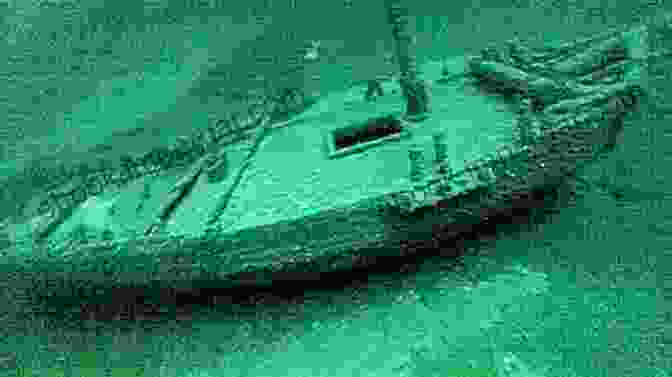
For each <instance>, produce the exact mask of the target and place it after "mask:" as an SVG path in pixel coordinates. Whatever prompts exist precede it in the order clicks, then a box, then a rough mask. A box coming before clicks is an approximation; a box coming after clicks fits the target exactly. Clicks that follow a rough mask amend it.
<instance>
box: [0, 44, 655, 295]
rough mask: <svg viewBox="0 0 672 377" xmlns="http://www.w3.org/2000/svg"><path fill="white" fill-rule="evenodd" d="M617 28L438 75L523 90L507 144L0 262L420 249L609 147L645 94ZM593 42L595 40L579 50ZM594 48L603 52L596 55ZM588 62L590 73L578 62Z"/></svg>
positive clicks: (324, 263)
mask: <svg viewBox="0 0 672 377" xmlns="http://www.w3.org/2000/svg"><path fill="white" fill-rule="evenodd" d="M614 35H616V37H614ZM624 35H630V34H627V33H626V34H623V33H615V34H614V33H609V34H605V36H603V37H601V39H602V41H599V38H597V39H598V42H600V43H597V42H595V40H596V39H595V38H593V39H591V40H590V41H588V42H586V41H579V42H575V43H573V44H565V45H561V46H559V47H556V48H554V49H551V50H550V51H542V52H539V53H536V54H535V53H533V52H527V51H523V52H520V51H518V49H517V48H512V49H511V54H510V56H504V57H503V56H501V55H498V54H496V53H495V54H494V55H491V53H490V52H487V53H484V54H483V56H478V57H473V58H469V59H467V63H466V66H467V67H468V69H467V71H465V72H459V73H458V74H457V75H455V76H450V75H447V76H445V77H442V78H440V79H439V80H437V82H438V83H440V82H441V80H445V81H451V80H454V79H455V77H457V78H459V79H460V80H461V79H464V80H465V83H466V84H467V85H471V86H474V87H475V88H477V89H478V91H481V90H482V92H479V93H481V95H483V96H487V95H489V92H490V91H499V90H504V91H506V92H507V96H509V97H511V98H516V97H524V98H526V99H527V101H521V105H522V108H523V110H522V111H520V112H518V116H517V122H518V125H517V127H518V129H519V130H521V135H520V138H519V140H518V143H516V145H506V146H505V148H503V149H502V150H498V151H493V153H490V154H489V155H488V156H486V155H485V154H484V155H482V156H479V158H478V159H477V160H474V161H470V162H468V163H467V162H465V165H464V166H462V168H460V169H458V170H457V171H452V170H450V171H448V172H443V173H440V174H434V175H432V176H431V177H429V178H428V179H425V180H423V181H422V182H421V183H419V182H413V184H411V185H407V186H406V189H404V190H397V191H394V192H390V193H387V194H382V195H377V196H372V197H367V198H365V199H362V200H359V201H357V202H355V203H352V204H349V205H347V206H342V207H336V208H325V209H322V210H320V211H317V212H316V213H312V214H307V215H305V216H302V217H300V218H294V219H286V220H280V221H274V222H272V223H268V224H263V225H257V226H250V227H247V228H243V229H240V230H236V231H231V230H228V229H227V228H226V227H224V226H208V227H205V228H204V229H203V231H202V232H199V233H195V234H181V235H173V234H167V233H166V232H165V231H163V230H162V228H163V226H164V225H165V222H166V220H167V219H169V218H170V217H171V216H172V211H173V210H174V207H176V206H179V205H180V203H179V201H173V200H170V201H168V202H167V204H168V205H166V206H163V207H162V210H161V212H160V214H159V216H158V218H157V222H156V223H155V224H152V226H151V227H150V228H148V229H143V232H142V233H141V234H142V235H139V236H136V237H132V238H128V239H121V238H116V239H113V240H109V241H93V242H89V243H85V244H82V245H77V246H76V247H72V246H63V245H60V246H59V245H57V244H54V243H50V242H49V240H46V241H45V240H44V238H45V237H37V239H36V240H34V241H26V242H21V243H19V244H16V245H14V247H11V248H7V249H4V250H1V251H0V253H1V254H2V260H3V263H2V264H1V265H0V268H1V269H2V270H5V271H9V272H12V273H16V272H18V273H20V274H24V276H28V278H27V279H29V280H30V281H33V282H34V283H35V284H36V285H37V286H38V287H41V288H45V287H52V288H53V287H54V284H56V287H61V288H62V289H65V290H66V291H69V290H72V289H75V290H80V289H87V288H93V287H101V286H109V287H117V286H151V285H158V286H163V287H172V288H179V289H190V288H196V287H198V286H202V285H216V286H220V287H221V286H227V285H230V286H239V285H246V284H253V285H258V284H263V283H267V282H271V281H274V280H278V279H280V280H281V279H317V278H319V276H320V274H322V273H326V272H330V271H335V270H340V269H347V268H351V267H353V266H354V265H358V264H361V263H368V261H375V260H376V259H378V258H384V257H396V256H399V255H403V254H408V253H414V252H418V251H419V252H422V248H423V247H425V246H427V245H428V244H429V245H431V243H432V242H433V240H436V239H439V238H446V237H451V236H455V235H458V234H460V233H462V232H466V231H470V230H471V229H472V228H473V226H474V225H477V224H479V223H482V222H483V221H485V220H488V219H489V218H492V217H494V216H496V215H497V214H500V213H507V212H510V211H511V210H513V209H517V208H531V207H535V206H537V205H539V203H540V202H539V201H538V200H537V199H536V197H535V195H534V194H535V192H537V191H539V190H542V191H543V190H546V189H548V188H552V187H555V186H557V185H560V184H562V183H563V182H564V181H565V180H567V179H570V178H571V176H572V175H574V174H575V173H576V170H577V169H579V168H581V167H582V166H583V165H585V164H588V163H590V162H592V161H594V159H595V158H596V157H597V156H599V155H600V154H602V153H605V152H608V151H609V150H610V149H611V148H613V146H614V145H615V143H616V142H617V140H618V136H619V134H620V133H621V132H622V129H623V124H624V121H625V119H626V117H627V116H629V114H632V113H633V112H635V111H637V109H638V102H639V101H640V99H641V98H642V95H643V94H644V85H643V84H644V82H643V80H642V79H641V74H642V72H643V71H644V70H645V67H643V66H641V64H642V60H643V59H644V58H643V56H644V55H645V54H646V52H642V51H641V49H640V48H639V47H641V43H644V42H645V41H644V42H642V40H643V39H642V38H640V37H641V33H635V34H634V37H633V36H632V35H630V36H629V37H624ZM593 42H595V43H596V46H597V47H595V48H592V49H591V48H589V47H590V46H591V45H592V43H593ZM577 46H578V47H577ZM577 48H580V50H581V51H582V52H580V53H578V54H577V55H576V58H575V59H574V62H571V60H572V59H560V58H559V57H562V56H565V55H567V51H572V50H573V49H577ZM586 49H587V51H585V50H586ZM605 53H606V54H607V55H608V56H609V59H601V58H600V56H602V55H603V54H605ZM570 58H571V57H570ZM593 71H599V72H601V73H600V74H588V75H586V72H593ZM568 76H569V77H573V78H574V79H575V80H574V79H572V80H567V77H568ZM577 82H581V83H582V84H580V85H578V84H576V83H577ZM493 84H494V85H493ZM588 84H590V85H588ZM437 85H438V84H437ZM441 90H444V91H445V89H441ZM306 119H311V118H310V116H308V117H307V118H306ZM434 122H435V124H436V123H439V124H440V123H441V121H436V120H435V121H434ZM285 126H286V125H283V126H282V127H285ZM446 126H447V127H450V126H451V125H450V124H448V125H446ZM264 127H265V128H263V129H260V130H259V132H258V133H259V137H258V138H256V139H255V140H256V141H255V142H254V143H253V144H254V147H252V148H251V152H250V153H249V154H248V157H247V158H246V160H245V162H244V163H243V164H242V166H243V167H241V169H239V171H238V173H237V174H236V176H237V179H236V182H237V183H236V184H235V185H232V186H230V187H229V189H227V190H226V191H224V193H228V194H226V195H222V197H223V199H226V200H223V201H221V203H223V204H222V205H220V204H218V205H217V206H216V207H217V208H216V210H215V211H214V212H213V213H214V215H212V216H211V218H212V219H214V221H211V222H210V225H213V224H212V223H217V221H219V220H218V219H219V217H220V216H221V213H222V212H225V211H227V210H228V209H227V204H228V201H229V200H230V199H231V197H232V196H233V193H234V191H235V189H236V187H237V186H236V185H237V184H238V182H239V181H240V178H241V177H242V176H243V175H244V174H245V168H247V167H248V166H249V165H250V164H251V163H252V162H251V161H252V158H253V157H254V153H255V152H256V150H257V148H258V147H259V145H260V143H261V142H262V140H263V138H264V137H265V135H266V134H267V131H269V130H270V129H272V128H274V127H275V126H268V127H266V126H264ZM413 127H420V126H413ZM413 127H410V126H409V129H410V133H413V132H414V130H413V129H412V128H413ZM276 128H279V127H276ZM269 132H270V131H269ZM512 132H514V131H513V130H512ZM417 133H418V134H420V132H417ZM399 138H403V136H400V137H399ZM390 151H394V150H393V149H390ZM352 153H356V152H352ZM388 153H390V152H388ZM343 155H344V154H340V155H338V154H337V153H334V154H332V155H331V156H329V158H340V157H341V156H343ZM388 155H389V154H388ZM355 157H356V156H355ZM197 167H198V166H197ZM201 170H203V169H201V168H197V169H195V171H196V173H194V174H192V175H193V177H192V178H193V179H191V178H190V179H189V180H187V181H185V182H187V183H189V184H184V185H182V186H180V187H184V188H185V190H178V191H176V192H174V193H173V194H174V195H175V196H176V197H178V198H179V199H180V200H182V199H183V198H184V197H186V196H188V195H189V192H188V190H191V189H192V186H194V185H195V183H194V182H195V181H196V180H197V178H198V175H199V174H200V171H201ZM189 177H191V175H189ZM178 194H179V195H178ZM164 209H165V211H164ZM230 216H234V217H235V213H234V215H230ZM59 224H60V222H59ZM57 225H58V224H56V225H53V227H56V226H57ZM51 231H52V229H51V228H49V231H48V232H51ZM48 232H43V233H42V234H41V235H44V233H48ZM55 282H56V283H55ZM59 282H62V283H59ZM50 290H51V288H50Z"/></svg>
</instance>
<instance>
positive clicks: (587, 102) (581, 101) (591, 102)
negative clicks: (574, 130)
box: [544, 82, 632, 115]
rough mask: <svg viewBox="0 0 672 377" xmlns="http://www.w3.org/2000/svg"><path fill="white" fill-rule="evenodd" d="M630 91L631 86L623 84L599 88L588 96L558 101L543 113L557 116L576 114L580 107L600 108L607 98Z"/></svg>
mask: <svg viewBox="0 0 672 377" xmlns="http://www.w3.org/2000/svg"><path fill="white" fill-rule="evenodd" d="M630 90H632V86H631V85H629V84H627V83H623V82H620V83H616V84H612V85H604V86H599V87H597V88H596V89H595V90H594V91H593V92H592V93H591V94H590V95H586V96H582V97H579V98H572V99H567V100H563V101H560V102H558V103H556V104H553V105H551V106H549V107H547V108H546V109H545V110H544V113H545V114H546V115H557V114H564V113H568V112H576V111H578V110H579V109H580V108H582V107H587V106H595V105H598V106H601V105H602V104H604V103H605V102H606V101H607V100H608V99H609V97H613V96H618V95H626V94H629V91H630Z"/></svg>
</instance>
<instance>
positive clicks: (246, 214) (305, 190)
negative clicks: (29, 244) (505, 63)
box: [50, 56, 515, 241]
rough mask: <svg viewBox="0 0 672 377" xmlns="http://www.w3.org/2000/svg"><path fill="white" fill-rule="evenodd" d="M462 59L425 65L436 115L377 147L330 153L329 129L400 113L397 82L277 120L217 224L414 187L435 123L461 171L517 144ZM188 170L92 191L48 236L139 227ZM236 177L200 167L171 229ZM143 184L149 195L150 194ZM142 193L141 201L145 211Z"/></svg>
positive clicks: (335, 96)
mask: <svg viewBox="0 0 672 377" xmlns="http://www.w3.org/2000/svg"><path fill="white" fill-rule="evenodd" d="M463 61H464V58H463V57H461V56H460V57H456V58H454V59H452V60H450V61H449V62H448V67H450V70H451V75H455V79H454V80H451V81H450V82H448V83H445V82H444V83H436V80H437V79H439V78H440V77H441V69H442V64H441V62H436V61H434V62H428V63H426V64H424V65H423V66H422V70H423V73H424V76H425V79H426V80H427V81H428V83H429V85H430V95H431V98H432V112H431V116H430V117H429V118H428V119H426V120H424V121H422V122H419V123H416V124H406V126H405V130H404V132H402V135H401V137H398V138H392V139H391V140H388V141H386V142H382V143H380V144H378V145H375V146H374V147H371V148H368V149H365V150H362V151H359V152H355V153H351V154H346V155H342V156H338V157H330V156H329V151H328V148H327V146H326V145H325V144H326V143H327V142H328V141H327V138H326V137H325V136H326V135H327V134H328V133H329V132H331V131H333V130H335V129H337V128H341V127H344V126H346V125H348V124H352V123H353V122H362V121H366V120H367V119H371V118H375V117H380V116H385V115H390V114H394V115H398V114H400V113H401V112H402V111H403V104H402V101H401V97H400V94H399V93H398V85H397V83H396V82H394V81H386V82H384V83H383V89H384V92H385V95H384V96H382V97H378V98H376V100H375V101H373V102H367V101H365V100H364V95H363V94H364V90H365V88H363V87H353V88H350V89H348V90H347V91H342V92H335V93H332V94H331V95H328V96H326V97H325V98H323V99H322V100H320V101H319V102H317V103H316V104H315V105H313V106H312V107H311V108H309V109H308V110H306V111H305V112H304V113H302V114H301V115H300V116H299V117H298V118H297V119H296V120H294V121H292V122H290V123H289V124H288V125H286V126H284V127H275V128H273V129H272V131H271V132H270V134H269V135H268V136H267V137H266V138H265V139H264V140H263V142H262V143H261V145H260V146H259V149H258V151H257V152H256V154H255V155H254V158H253V159H252V161H251V164H250V166H249V167H248V168H247V169H246V170H245V171H244V173H243V174H242V178H241V179H240V181H239V182H238V184H237V185H236V187H235V189H234V191H233V195H232V198H231V201H230V204H229V206H228V207H227V208H226V210H225V211H224V212H223V214H222V215H221V216H220V218H219V221H218V223H217V224H215V225H217V226H218V228H220V229H221V230H223V231H225V232H227V233H229V232H237V231H239V230H242V229H246V228H254V227H258V226H262V225H267V224H272V223H275V222H278V221H284V220H293V219H297V218H301V217H304V216H307V215H310V214H315V213H318V212H321V211H325V210H329V209H334V208H342V207H348V206H350V205H352V204H353V203H356V202H359V201H361V200H363V199H367V198H371V197H376V196H380V195H384V194H389V193H393V192H400V191H404V190H407V189H408V188H409V184H410V181H409V161H408V148H409V147H410V146H411V145H417V146H420V147H421V148H422V149H423V150H424V154H425V158H426V164H427V165H428V166H427V168H428V170H429V169H431V162H432V157H433V153H434V151H433V145H432V134H434V133H436V132H437V131H442V132H445V135H446V140H447V143H448V151H447V152H448V160H449V161H450V164H449V165H450V167H451V168H452V169H454V170H455V171H459V170H461V169H463V168H464V165H465V164H466V163H467V162H468V161H471V162H473V161H474V160H478V159H482V158H484V157H486V156H492V155H493V154H494V153H495V151H496V149H497V148H499V147H502V146H505V145H512V143H513V125H514V120H515V114H514V113H513V111H512V109H511V104H510V103H508V101H507V100H506V99H505V98H503V97H501V96H498V95H494V94H490V93H488V94H487V95H484V93H482V92H480V89H478V88H477V86H476V85H474V84H472V83H471V82H469V81H467V80H466V79H465V78H464V77H463V76H461V74H462V73H463V72H464V63H463ZM250 146H251V142H250V141H249V140H248V141H244V142H241V143H238V144H234V145H230V146H227V147H226V148H227V149H228V152H227V153H228V154H227V156H228V159H229V165H230V166H231V168H230V171H233V170H235V168H236V167H239V166H240V165H241V164H242V163H243V161H244V159H245V156H246V154H247V153H248V151H249V148H250ZM183 173H184V170H183V169H176V170H172V171H167V172H163V173H161V174H160V175H158V176H146V177H142V178H140V179H138V180H137V181H135V182H132V183H131V184H129V185H127V186H126V187H122V188H121V189H115V190H110V191H108V192H105V193H103V194H101V195H99V196H97V197H94V198H91V199H89V200H88V201H87V202H85V203H84V204H83V205H82V206H80V208H78V209H77V210H76V211H75V212H74V214H73V215H72V216H71V217H70V218H69V219H67V220H66V221H65V222H64V223H63V224H62V225H61V226H60V227H59V229H58V230H57V231H56V232H54V234H52V235H51V236H50V239H51V240H54V241H58V240H63V241H67V240H68V238H69V237H70V235H71V234H72V233H71V232H72V231H73V230H74V229H76V228H77V227H78V226H80V225H81V224H84V225H86V226H87V227H90V228H93V229H98V230H105V229H109V230H111V231H112V232H113V233H114V234H115V235H117V236H119V237H129V238H130V237H133V236H137V235H138V234H140V233H141V232H142V231H143V230H144V229H146V228H147V227H148V226H149V225H150V224H151V222H152V220H153V219H154V217H155V216H156V212H157V210H158V208H159V206H160V205H161V200H162V198H164V197H165V196H166V194H167V193H168V192H169V190H170V189H171V187H172V185H173V184H174V183H175V182H176V181H177V180H178V179H179V178H180V176H181V175H182V174H183ZM232 184H234V182H233V176H232V174H229V175H228V176H227V178H226V179H224V180H222V181H220V182H216V183H210V182H208V180H207V177H206V176H205V175H202V176H201V177H200V178H199V179H198V181H197V182H196V184H195V186H194V188H193V189H192V191H191V193H190V194H189V195H188V196H187V197H186V198H185V199H184V200H183V201H182V202H181V204H180V206H179V207H178V208H177V209H176V210H175V212H174V213H173V214H172V216H171V218H170V219H169V221H168V222H167V223H166V224H165V228H164V230H165V231H166V232H168V233H172V234H185V235H189V234H199V233H202V232H203V231H204V230H205V228H206V227H207V220H208V217H209V214H211V213H212V212H213V211H214V209H215V206H216V205H217V200H216V198H217V197H218V195H219V194H220V193H221V192H223V191H225V190H226V189H227V188H228V187H229V186H230V185H232ZM145 186H147V187H149V191H150V195H149V196H148V198H147V199H144V200H143V199H142V193H143V191H144V190H146V188H145ZM140 201H144V204H143V206H142V208H141V209H140V210H138V205H139V203H140ZM111 207H113V208H114V210H113V211H110V208H111Z"/></svg>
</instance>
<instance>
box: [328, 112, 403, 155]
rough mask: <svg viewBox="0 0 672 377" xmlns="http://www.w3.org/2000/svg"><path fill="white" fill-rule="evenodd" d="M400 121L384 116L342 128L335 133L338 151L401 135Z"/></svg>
mask: <svg viewBox="0 0 672 377" xmlns="http://www.w3.org/2000/svg"><path fill="white" fill-rule="evenodd" d="M401 131H402V127H401V122H400V121H399V119H396V118H395V117H394V116H384V117H379V118H374V119H370V120H369V121H367V122H366V123H364V124H359V125H355V126H350V127H346V128H341V129H338V130H335V131H334V132H333V135H334V144H335V147H336V150H340V149H344V148H349V147H352V146H353V145H357V144H362V143H367V142H370V141H374V140H376V139H380V138H383V137H386V136H389V135H394V134H398V133H401Z"/></svg>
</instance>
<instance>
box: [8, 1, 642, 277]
mask: <svg viewBox="0 0 672 377" xmlns="http://www.w3.org/2000/svg"><path fill="white" fill-rule="evenodd" d="M388 11H389V20H390V23H391V24H392V25H393V31H394V37H395V40H396V48H397V59H398V62H399V67H400V74H399V76H396V77H391V78H376V79H373V80H371V81H369V82H366V83H363V84H361V85H356V86H354V87H351V88H349V89H347V90H344V91H341V92H335V93H330V94H329V95H326V96H323V97H321V98H317V99H314V100H310V101H309V100H306V99H305V98H302V97H301V95H300V92H294V91H284V92H283V93H281V94H279V95H278V94H275V95H273V96H268V97H267V98H265V100H263V101H259V102H258V104H257V105H256V106H254V107H253V108H252V109H251V110H250V111H249V112H247V113H245V114H239V115H238V116H232V117H231V118H230V119H228V120H226V121H222V122H220V123H218V124H217V126H214V127H212V128H211V129H210V130H209V132H208V133H205V134H203V133H201V134H198V135H195V136H194V137H193V138H186V139H181V140H179V142H178V143H177V144H176V145H174V146H172V147H170V148H167V149H162V150H154V151H149V152H147V153H146V154H144V155H142V156H128V157H126V158H124V159H123V161H121V162H120V163H119V164H118V165H117V166H113V167H106V168H104V169H103V168H101V169H99V170H97V171H89V172H87V174H85V175H81V176H78V177H76V179H73V180H72V181H70V182H68V184H67V185H64V186H61V187H58V188H55V189H54V190H51V191H50V192H49V194H48V195H45V197H44V200H43V203H42V205H41V206H40V213H39V215H38V216H35V217H34V219H33V221H32V222H31V223H30V224H23V225H24V227H27V228H26V229H29V231H26V232H24V233H21V234H19V233H20V232H18V231H12V230H9V231H7V232H6V234H9V235H10V237H8V239H9V241H7V242H6V245H5V248H4V249H2V251H1V253H2V254H3V256H2V258H3V261H4V262H3V265H4V266H5V267H7V266H10V267H11V268H14V269H17V270H20V271H22V272H24V273H31V274H35V276H36V278H35V281H43V282H47V281H67V282H69V283H68V284H70V285H72V286H87V285H96V286H97V285H101V284H102V285H120V284H121V285H148V284H154V283H157V284H161V285H164V284H165V285H169V286H173V287H185V288H189V287H191V286H192V285H194V284H195V282H198V281H210V282H213V281H214V282H218V284H224V283H231V284H233V285H238V284H258V283H261V282H264V281H272V280H273V279H274V278H275V276H281V274H283V273H284V272H289V273H290V274H292V275H291V276H298V275H293V274H296V273H298V272H302V273H304V274H309V276H312V277H319V274H320V273H323V272H327V271H333V270H337V269H342V268H349V267H351V266H352V265H353V264H357V263H358V261H361V260H362V259H367V260H371V259H372V258H373V259H374V260H375V258H378V257H383V256H385V257H386V256H394V255H398V254H403V253H405V252H407V251H409V250H411V249H413V248H414V247H416V246H417V245H419V244H421V243H424V242H427V240H431V239H433V238H435V237H437V235H439V234H441V235H446V234H448V235H451V234H458V233H460V232H462V231H465V230H468V229H469V228H470V227H471V226H473V225H474V224H477V223H480V222H483V221H485V220H487V219H488V218H490V217H493V216H495V215H496V214H498V213H500V212H503V211H508V210H511V209H512V208H517V207H525V206H530V205H533V203H534V201H533V200H531V197H532V193H533V192H535V191H536V190H543V189H546V188H548V187H553V186H555V185H559V184H561V183H562V182H563V181H564V180H566V179H568V177H569V176H571V175H572V174H574V172H576V170H577V169H578V168H580V167H581V166H583V165H585V164H587V163H590V162H591V161H593V160H594V159H595V157H596V156H598V155H600V154H602V153H606V152H608V151H609V149H610V148H611V147H613V145H614V143H616V142H617V141H618V134H619V133H620V132H621V129H622V127H623V124H624V120H625V119H626V117H627V116H628V115H629V114H631V113H633V112H636V111H638V103H639V101H640V99H641V98H642V96H643V95H645V94H646V86H645V84H646V78H645V72H646V61H647V57H648V56H649V55H650V52H649V51H648V48H647V46H648V43H647V27H645V26H642V27H636V28H632V29H627V30H626V29H621V30H611V31H608V32H605V33H604V34H600V35H595V36H591V37H590V38H586V39H582V40H576V41H571V42H568V43H561V44H555V45H547V46H544V47H543V48H536V49H535V48H529V47H526V46H525V45H524V44H523V43H521V42H519V41H510V42H509V43H506V44H504V45H502V46H497V47H495V48H487V49H484V50H483V51H481V53H480V54H477V55H475V56H466V57H464V56H460V57H456V58H452V59H445V60H443V61H437V62H427V63H424V64H417V63H416V61H415V59H413V39H412V38H411V36H409V35H408V33H407V32H406V31H405V28H404V25H405V21H404V20H405V17H406V16H405V15H404V14H403V10H402V9H401V8H398V7H395V6H390V7H389V9H388ZM6 229H9V228H6ZM316 274H317V275H316ZM284 276H285V277H286V276H288V275H284ZM37 277H43V278H37Z"/></svg>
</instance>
